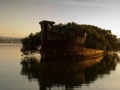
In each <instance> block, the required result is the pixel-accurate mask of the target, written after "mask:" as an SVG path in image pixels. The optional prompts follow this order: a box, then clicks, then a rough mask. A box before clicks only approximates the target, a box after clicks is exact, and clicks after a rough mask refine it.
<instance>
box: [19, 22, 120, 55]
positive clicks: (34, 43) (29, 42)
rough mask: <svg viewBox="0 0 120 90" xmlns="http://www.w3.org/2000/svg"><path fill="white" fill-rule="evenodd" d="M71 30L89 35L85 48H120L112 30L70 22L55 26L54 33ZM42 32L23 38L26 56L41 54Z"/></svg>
mask: <svg viewBox="0 0 120 90" xmlns="http://www.w3.org/2000/svg"><path fill="white" fill-rule="evenodd" d="M71 30H80V31H83V32H86V33H87V37H86V41H85V45H84V47H86V48H92V49H98V50H107V51H110V50H114V51H117V50H118V48H119V47H120V46H118V41H117V36H116V35H114V34H112V32H111V30H105V29H102V28H99V27H97V26H93V25H85V24H82V25H80V24H77V23H75V22H69V23H67V24H62V23H60V24H57V25H54V26H53V31H55V32H58V33H64V32H66V31H71ZM40 38H41V32H36V33H35V34H32V33H31V34H30V35H29V36H27V37H25V38H23V39H22V40H21V42H22V48H21V52H22V53H23V54H25V55H28V54H32V53H36V52H37V53H40V46H41V39H40Z"/></svg>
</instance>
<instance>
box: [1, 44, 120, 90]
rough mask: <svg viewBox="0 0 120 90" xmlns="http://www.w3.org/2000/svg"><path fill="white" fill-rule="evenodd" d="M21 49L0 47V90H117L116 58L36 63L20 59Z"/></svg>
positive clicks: (119, 67) (119, 65)
mask: <svg viewBox="0 0 120 90" xmlns="http://www.w3.org/2000/svg"><path fill="white" fill-rule="evenodd" d="M21 47H22V46H21V45H0V90H49V89H51V90H119V89H120V63H119V61H118V60H119V59H118V56H117V55H116V54H115V55H112V56H111V55H108V56H106V57H104V58H103V57H99V58H94V59H86V60H82V61H66V62H63V61H57V62H56V60H53V61H39V59H40V57H38V56H37V58H36V57H22V56H21V52H20V48H21ZM118 55H120V53H118ZM101 59H102V60H101Z"/></svg>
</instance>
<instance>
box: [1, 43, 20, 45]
mask: <svg viewBox="0 0 120 90" xmlns="http://www.w3.org/2000/svg"><path fill="white" fill-rule="evenodd" d="M0 45H22V43H0Z"/></svg>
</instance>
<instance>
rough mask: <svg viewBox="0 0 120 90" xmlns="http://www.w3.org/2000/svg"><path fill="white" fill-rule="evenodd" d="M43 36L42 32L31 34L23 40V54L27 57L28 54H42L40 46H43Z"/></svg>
mask: <svg viewBox="0 0 120 90" xmlns="http://www.w3.org/2000/svg"><path fill="white" fill-rule="evenodd" d="M40 36H41V34H40V32H39V33H38V32H37V33H35V34H32V33H31V34H30V35H29V36H28V37H26V38H23V39H22V40H21V42H22V45H23V46H22V48H21V52H23V54H25V55H27V54H32V53H35V52H36V53H40V45H41V38H40Z"/></svg>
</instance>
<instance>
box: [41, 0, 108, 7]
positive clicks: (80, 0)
mask: <svg viewBox="0 0 120 90" xmlns="http://www.w3.org/2000/svg"><path fill="white" fill-rule="evenodd" d="M40 1H47V2H53V3H64V4H70V5H83V6H89V5H92V6H93V5H99V6H106V4H108V3H109V1H108V0H40Z"/></svg>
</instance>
